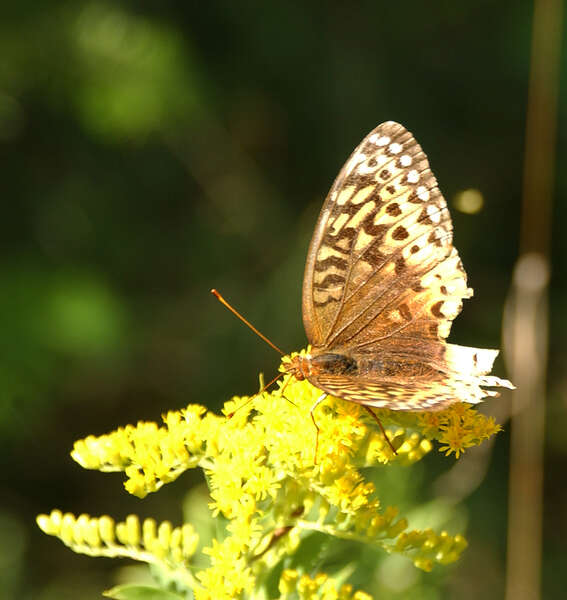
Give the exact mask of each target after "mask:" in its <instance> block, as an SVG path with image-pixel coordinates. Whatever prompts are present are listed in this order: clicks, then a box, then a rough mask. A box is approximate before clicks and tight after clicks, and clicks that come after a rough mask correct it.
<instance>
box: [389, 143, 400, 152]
mask: <svg viewBox="0 0 567 600" xmlns="http://www.w3.org/2000/svg"><path fill="white" fill-rule="evenodd" d="M402 149H403V146H402V145H401V144H398V143H397V142H394V143H393V144H390V148H389V150H390V152H391V153H392V154H399V153H400V152H401V151H402Z"/></svg>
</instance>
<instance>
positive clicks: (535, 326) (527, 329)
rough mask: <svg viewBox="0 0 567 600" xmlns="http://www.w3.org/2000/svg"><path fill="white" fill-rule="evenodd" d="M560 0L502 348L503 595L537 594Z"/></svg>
mask: <svg viewBox="0 0 567 600" xmlns="http://www.w3.org/2000/svg"><path fill="white" fill-rule="evenodd" d="M562 18H563V15H562V2H561V0H536V1H535V3H534V16H533V30H532V50H531V67H530V84H529V94H528V110H527V121H526V146H525V163H524V187H523V199H522V215H521V231H520V256H519V258H518V262H517V264H516V268H515V273H514V280H513V284H512V288H511V291H510V295H509V299H508V302H507V308H506V316H505V324H504V338H505V340H504V345H505V348H506V351H507V352H506V358H507V362H508V365H509V371H510V375H511V378H512V381H513V382H514V383H515V384H516V385H517V387H518V389H517V391H516V392H515V394H514V395H513V403H514V404H513V409H512V414H513V417H512V421H511V424H510V428H511V436H510V485H509V498H508V552H507V571H506V600H536V599H538V598H540V597H541V561H542V518H543V510H542V508H543V450H544V439H545V435H544V433H545V398H546V390H545V376H546V369H547V345H548V329H547V322H548V308H547V303H548V282H549V272H550V262H549V246H550V237H551V208H552V192H553V178H554V164H555V138H556V129H557V96H558V85H559V63H560V60H559V59H560V48H561V34H562V32H561V26H562Z"/></svg>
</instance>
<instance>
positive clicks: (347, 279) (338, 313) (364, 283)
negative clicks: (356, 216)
mask: <svg viewBox="0 0 567 600" xmlns="http://www.w3.org/2000/svg"><path fill="white" fill-rule="evenodd" d="M445 209H446V206H444V207H442V208H441V209H439V210H438V211H437V212H435V213H433V214H434V215H435V214H440V213H441V212H442V211H443V210H445ZM418 210H419V209H416V210H415V211H412V212H411V213H410V214H415V213H416V212H417V211H418ZM429 217H431V215H427V218H429ZM424 218H425V217H424ZM420 222H421V219H420V220H419V221H416V222H415V223H414V225H413V226H412V227H415V226H416V225H417V224H418V223H420ZM410 229H411V228H410ZM434 229H436V228H434ZM422 235H423V234H420V235H418V236H416V237H413V238H412V239H411V240H409V241H408V242H407V243H406V244H404V245H403V246H400V247H399V248H398V249H397V250H396V251H395V252H394V253H393V254H390V256H388V260H385V261H384V262H383V263H382V264H381V265H380V266H379V267H378V268H377V269H376V270H374V271H373V272H372V274H371V275H370V276H369V277H368V278H367V279H366V281H364V282H362V283H361V284H360V285H359V286H358V287H357V288H356V289H355V290H353V292H352V293H351V294H350V295H349V296H348V298H347V296H346V290H347V289H348V285H349V283H350V280H351V274H352V269H353V268H354V265H355V264H356V262H358V260H360V258H361V257H362V256H364V254H365V253H366V252H368V250H369V249H370V248H371V247H372V246H373V245H374V244H375V243H376V242H377V241H378V238H376V239H375V240H373V241H372V243H371V244H369V245H368V247H367V248H365V249H364V251H363V252H361V253H360V254H359V255H358V257H357V258H356V261H355V262H351V261H349V269H348V273H347V276H346V277H345V283H344V286H343V288H344V290H345V294H343V297H342V298H341V304H340V306H339V308H338V310H337V312H336V314H335V317H334V319H333V324H332V326H331V327H330V328H329V333H328V334H327V337H326V338H325V345H326V346H329V345H330V344H332V341H333V340H334V339H336V338H337V337H338V336H339V335H340V334H341V333H342V332H343V331H344V330H345V329H346V328H347V327H349V326H350V325H352V323H353V322H354V321H355V320H356V318H358V317H356V318H355V319H353V320H352V321H350V322H349V323H347V324H346V325H345V326H344V327H342V328H341V329H340V330H338V331H337V332H335V334H334V335H332V337H331V334H332V332H333V330H334V328H335V325H336V324H337V321H338V319H339V316H340V314H341V312H342V309H343V307H344V305H345V303H346V302H348V301H349V300H350V299H351V298H352V297H353V296H354V294H356V293H357V292H359V291H360V290H361V289H362V288H363V287H364V286H365V285H368V282H369V280H370V279H371V278H372V277H374V276H375V275H376V273H378V272H379V271H381V270H382V269H383V268H384V267H385V266H386V265H387V264H389V263H390V262H391V260H392V259H393V258H395V257H396V256H399V255H400V253H401V252H403V251H404V249H405V248H407V247H408V246H409V245H410V244H413V243H414V242H415V241H416V240H417V239H419V238H420V237H421V236H422ZM451 235H452V230H450V231H449V232H448V233H446V234H445V235H444V236H442V237H441V238H438V239H448V238H450V237H451ZM353 248H354V244H353ZM446 257H447V256H445V257H444V258H443V260H444V259H445V258H446ZM434 266H435V265H434ZM432 268H433V267H432ZM427 272H428V271H425V273H427ZM391 288H392V286H389V287H388V288H387V289H386V290H384V293H386V292H387V291H388V290H390V289H391ZM383 295H384V294H381V295H380V296H378V298H375V299H374V301H373V302H372V303H371V304H369V305H368V306H367V307H366V309H365V310H364V311H363V312H362V313H359V315H358V316H360V315H361V314H364V313H365V312H366V311H367V310H368V309H370V308H371V307H372V305H373V304H374V303H375V302H376V301H377V300H379V299H380V298H381V297H382V296H383Z"/></svg>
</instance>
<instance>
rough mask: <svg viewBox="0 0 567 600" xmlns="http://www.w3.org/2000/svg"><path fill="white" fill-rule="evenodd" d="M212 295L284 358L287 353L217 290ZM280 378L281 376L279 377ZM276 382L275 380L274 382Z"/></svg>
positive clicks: (212, 291)
mask: <svg viewBox="0 0 567 600" xmlns="http://www.w3.org/2000/svg"><path fill="white" fill-rule="evenodd" d="M211 294H212V295H213V296H214V297H215V298H216V299H217V300H218V301H219V302H220V303H221V304H224V306H226V308H228V310H230V312H231V313H232V314H233V315H235V316H236V317H238V318H239V319H240V320H241V321H242V322H243V323H244V324H245V325H248V327H250V329H251V330H252V331H253V332H254V333H255V334H256V335H257V336H258V337H261V338H262V339H263V340H264V341H265V342H266V344H268V345H269V346H271V347H272V348H273V349H274V350H275V351H276V352H279V353H280V354H281V355H282V356H285V352H284V351H283V350H280V349H279V348H278V347H277V346H276V345H275V344H274V343H273V342H272V341H270V340H269V339H268V338H267V337H266V336H265V335H264V334H263V333H260V332H259V331H258V330H257V329H256V327H254V325H252V323H250V321H248V320H246V319H245V318H244V317H243V316H242V315H241V314H240V313H239V312H238V311H237V310H236V309H235V308H233V307H232V306H231V305H230V304H229V303H228V302H227V301H226V300H225V299H224V298H223V297H222V296H221V295H220V294H219V293H218V292H217V290H215V289H212V290H211ZM278 377H279V375H278ZM274 381H275V380H274ZM272 383H273V382H272Z"/></svg>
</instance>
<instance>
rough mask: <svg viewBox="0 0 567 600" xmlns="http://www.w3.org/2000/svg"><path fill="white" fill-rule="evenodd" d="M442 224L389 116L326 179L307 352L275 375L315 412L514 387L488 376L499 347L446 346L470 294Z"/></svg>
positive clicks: (420, 158)
mask: <svg viewBox="0 0 567 600" xmlns="http://www.w3.org/2000/svg"><path fill="white" fill-rule="evenodd" d="M452 229H453V228H452V223H451V217H450V215H449V211H448V209H447V204H446V202H445V200H444V198H443V196H442V194H441V192H440V190H439V187H438V186H437V181H436V179H435V176H434V175H433V173H432V172H431V169H430V167H429V163H428V160H427V157H426V155H425V154H424V152H423V151H422V149H421V147H420V146H419V144H418V143H417V142H416V140H415V139H414V137H413V135H412V134H411V133H410V132H409V131H407V130H406V129H405V128H404V127H403V126H402V125H400V124H398V123H395V122H392V121H389V122H386V123H382V124H381V125H379V126H378V127H376V128H375V129H374V130H373V131H371V132H370V133H369V134H368V135H367V136H366V137H365V138H364V139H363V140H362V142H361V143H360V144H359V145H358V146H357V148H356V149H355V150H354V152H353V153H352V154H351V156H350V158H349V159H348V160H347V162H346V163H345V165H344V166H343V168H342V169H341V171H340V172H339V174H338V176H337V178H336V180H335V182H334V183H333V186H332V187H331V190H330V191H329V194H328V196H327V198H326V200H325V203H324V204H323V208H322V210H321V213H320V215H319V220H318V221H317V225H316V227H315V231H314V233H313V238H312V240H311V244H310V246H309V251H308V254H307V263H306V266H305V274H304V280H303V302H302V308H303V323H304V326H305V332H306V334H307V338H308V340H309V343H310V345H311V351H310V353H308V354H304V355H296V356H294V357H293V358H292V359H291V360H289V361H287V362H284V369H285V370H286V371H287V373H289V374H291V375H293V376H294V377H295V378H296V379H298V380H303V379H307V380H308V381H309V382H310V383H312V384H313V385H314V386H315V387H316V388H319V389H320V390H321V391H322V394H321V396H320V398H319V400H318V401H317V403H316V404H315V406H316V405H317V404H318V403H319V402H320V401H322V400H324V398H325V397H326V396H327V395H332V396H335V397H339V398H343V399H344V400H348V401H350V402H356V403H357V404H360V405H362V406H364V407H366V408H367V409H368V410H369V411H370V408H387V409H390V410H401V411H413V410H439V409H443V408H446V407H447V406H449V405H451V404H453V403H455V402H469V403H478V402H480V401H482V399H483V398H485V397H487V396H497V395H498V392H497V391H495V390H486V389H484V386H488V387H499V386H500V387H506V388H513V387H514V386H513V385H512V383H511V382H509V381H508V380H506V379H500V378H498V377H495V376H491V375H489V373H490V371H491V370H492V365H493V362H494V359H495V358H496V356H497V355H498V350H488V349H480V348H472V347H466V346H458V345H455V344H450V343H448V342H447V341H446V339H447V337H448V335H449V332H450V329H451V323H452V321H453V319H455V317H456V316H457V315H458V314H459V312H460V311H461V308H462V300H463V298H470V297H471V296H472V294H473V290H472V289H471V288H469V287H468V286H467V276H466V273H465V271H464V269H463V265H462V263H461V260H460V258H459V255H458V253H457V250H456V249H455V247H454V246H453V243H452V239H453V236H452ZM315 406H314V407H313V409H312V411H311V416H312V418H313V410H314V409H315ZM370 412H372V411H370ZM374 416H375V415H374ZM375 418H376V417H375ZM313 422H314V423H315V419H314V418H313ZM315 426H316V427H317V424H316V423H315Z"/></svg>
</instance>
